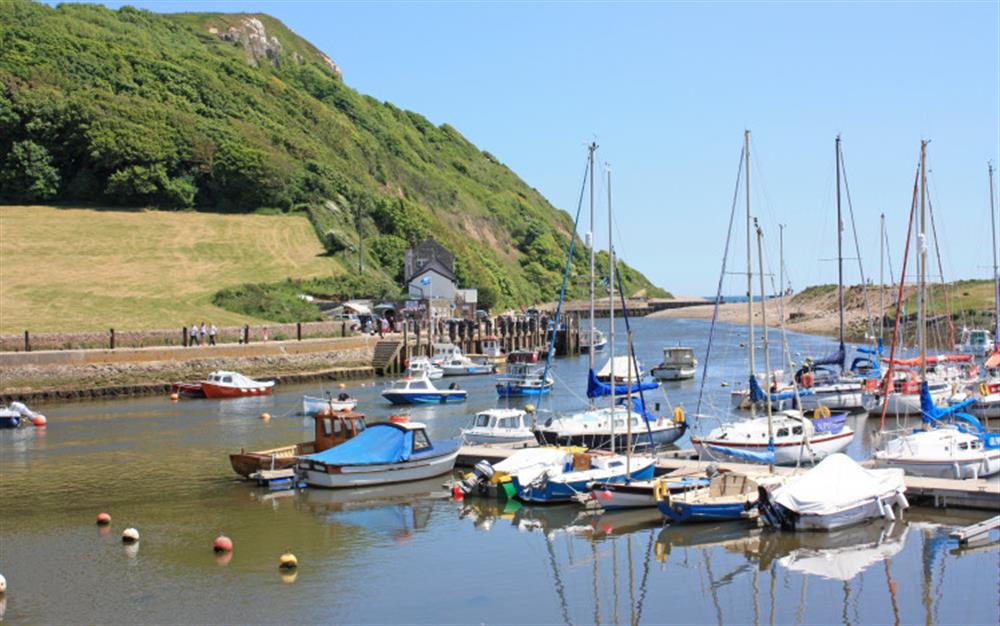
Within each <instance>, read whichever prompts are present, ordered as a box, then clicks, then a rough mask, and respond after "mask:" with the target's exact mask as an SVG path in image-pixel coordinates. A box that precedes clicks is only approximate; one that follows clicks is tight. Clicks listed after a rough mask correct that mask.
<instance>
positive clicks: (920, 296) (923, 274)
mask: <svg viewBox="0 0 1000 626" xmlns="http://www.w3.org/2000/svg"><path fill="white" fill-rule="evenodd" d="M926 208H927V140H926V139H922V140H921V141H920V221H919V228H920V230H919V231H918V234H917V268H918V271H919V273H920V274H919V281H920V282H919V288H918V289H917V317H918V318H919V323H918V325H917V333H918V336H917V341H918V344H919V345H920V379H921V380H923V381H926V380H927V329H926V328H925V326H926V324H927V318H926V315H927V310H926V307H927V302H926V300H927V298H926V294H925V293H924V292H925V290H926V289H927V239H926V235H925V232H924V220H925V219H926V215H925V213H926V212H927V211H926Z"/></svg>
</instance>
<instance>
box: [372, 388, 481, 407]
mask: <svg viewBox="0 0 1000 626" xmlns="http://www.w3.org/2000/svg"><path fill="white" fill-rule="evenodd" d="M466 395H467V394H466V392H465V391H461V392H447V391H433V392H396V391H384V392H382V397H383V398H385V399H386V400H388V401H389V402H391V403H393V404H448V403H451V402H465V398H466Z"/></svg>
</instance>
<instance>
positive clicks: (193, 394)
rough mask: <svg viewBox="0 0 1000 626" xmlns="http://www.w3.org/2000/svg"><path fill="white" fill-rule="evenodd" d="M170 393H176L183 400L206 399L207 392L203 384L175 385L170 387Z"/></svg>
mask: <svg viewBox="0 0 1000 626" xmlns="http://www.w3.org/2000/svg"><path fill="white" fill-rule="evenodd" d="M170 392H171V393H176V394H177V395H179V396H181V397H182V398H204V397H205V390H204V389H203V388H202V386H201V383H174V384H172V385H170Z"/></svg>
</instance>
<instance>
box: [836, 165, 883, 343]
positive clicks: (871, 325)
mask: <svg viewBox="0 0 1000 626" xmlns="http://www.w3.org/2000/svg"><path fill="white" fill-rule="evenodd" d="M837 156H838V158H839V159H840V173H841V175H843V177H844V192H845V194H846V195H847V213H848V214H849V215H850V216H851V231H852V233H853V235H854V250H855V252H856V254H857V256H858V272H859V273H860V274H861V289H862V293H863V294H864V297H865V313H867V314H868V336H869V337H874V336H875V322H874V319H873V318H872V307H871V302H870V301H869V299H868V281H867V280H865V268H864V265H863V264H862V262H861V244H860V243H858V226H857V223H856V222H855V221H854V203H853V202H852V201H851V187H850V185H848V184H847V163H846V162H844V150H843V147H841V149H840V150H839V153H838V155H837ZM839 227H840V225H839V224H838V228H839Z"/></svg>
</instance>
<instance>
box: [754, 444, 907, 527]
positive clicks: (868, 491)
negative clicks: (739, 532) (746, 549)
mask: <svg viewBox="0 0 1000 626" xmlns="http://www.w3.org/2000/svg"><path fill="white" fill-rule="evenodd" d="M894 491H899V492H903V491H906V485H905V484H903V470H901V469H898V468H891V469H878V470H867V469H865V468H863V467H861V466H860V465H858V464H857V463H856V462H855V461H854V460H853V459H851V457H849V456H847V455H846V454H831V455H830V456H828V457H826V458H825V459H823V460H822V461H820V462H819V464H818V465H817V466H816V467H814V468H813V469H811V470H809V471H808V472H806V473H805V474H803V475H802V476H800V477H798V478H797V479H795V480H792V481H791V482H790V483H788V484H786V485H785V486H784V487H781V488H780V489H778V490H776V491H775V492H774V501H775V502H777V503H778V504H780V505H782V506H783V507H785V508H786V509H789V510H792V511H795V512H796V513H799V514H801V515H831V514H833V513H837V512H839V511H844V510H847V509H849V508H851V507H853V506H855V505H857V504H860V503H862V502H866V501H870V500H874V499H875V498H877V497H879V496H884V495H886V494H889V493H892V492H894Z"/></svg>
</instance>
